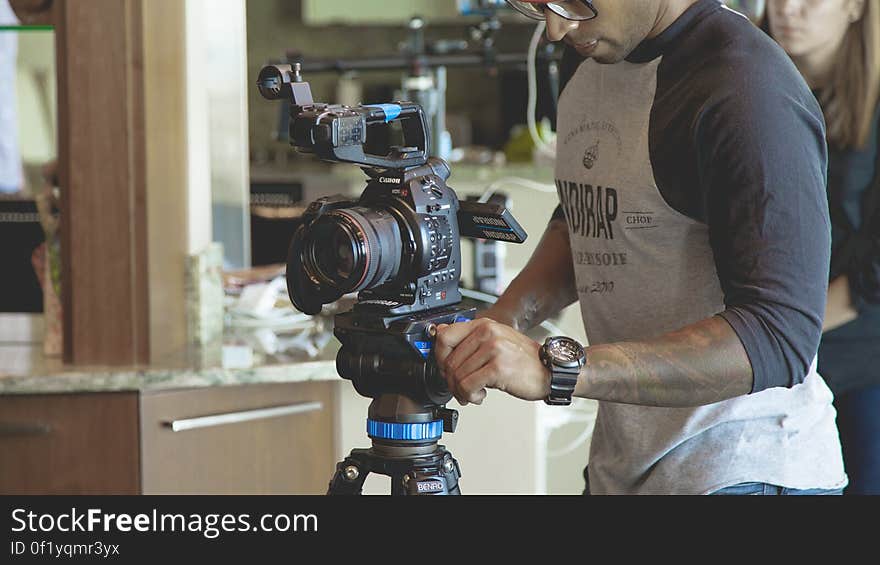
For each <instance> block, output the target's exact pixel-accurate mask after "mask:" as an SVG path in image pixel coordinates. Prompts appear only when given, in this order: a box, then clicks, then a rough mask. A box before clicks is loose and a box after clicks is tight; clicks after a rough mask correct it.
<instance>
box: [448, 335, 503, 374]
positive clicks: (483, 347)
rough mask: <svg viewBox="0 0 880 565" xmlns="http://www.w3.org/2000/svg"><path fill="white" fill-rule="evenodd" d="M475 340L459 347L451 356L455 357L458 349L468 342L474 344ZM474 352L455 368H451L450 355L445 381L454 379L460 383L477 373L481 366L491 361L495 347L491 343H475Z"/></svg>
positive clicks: (494, 353)
mask: <svg viewBox="0 0 880 565" xmlns="http://www.w3.org/2000/svg"><path fill="white" fill-rule="evenodd" d="M476 341H477V340H469V341H467V342H465V343H463V344H462V345H460V346H459V347H458V348H457V349H456V350H455V352H454V353H453V354H452V355H457V354H458V351H459V349H461V348H462V347H464V346H465V344H469V343H470V342H476ZM474 349H475V351H474V352H473V353H471V354H470V355H469V356H468V357H467V358H466V359H464V360H463V361H462V362H461V363H459V365H458V366H457V367H455V368H452V355H451V356H450V357H449V360H447V367H449V369H448V370H449V373H450V374H449V375H447V376H446V379H447V380H449V379H450V378H454V379H455V380H457V381H462V380H464V379H466V378H467V377H468V376H469V375H470V374H471V373H473V372H475V371H477V370H478V369H480V368H482V366H483V365H485V364H486V363H488V362H490V361H492V359H493V358H494V357H495V355H496V349H495V346H494V345H493V344H492V343H491V342H482V343H477V344H476V347H474Z"/></svg>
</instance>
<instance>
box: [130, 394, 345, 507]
mask: <svg viewBox="0 0 880 565" xmlns="http://www.w3.org/2000/svg"><path fill="white" fill-rule="evenodd" d="M335 386H336V385H335V383H330V382H325V383H321V382H309V383H295V384H269V385H246V386H232V387H215V388H209V389H191V390H182V391H169V392H156V393H150V394H144V395H143V396H142V397H141V433H142V441H143V443H142V451H141V455H142V461H143V466H142V469H143V482H142V485H143V492H144V494H184V493H188V494H270V493H278V494H323V493H325V492H326V491H327V485H328V483H329V481H330V478H331V476H332V475H333V471H334V470H335V464H336V461H335V460H334V457H335V449H334V441H335V437H336V434H335V430H334V418H333V405H334V401H335V400H334V396H335Z"/></svg>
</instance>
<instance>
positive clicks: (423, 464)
mask: <svg viewBox="0 0 880 565" xmlns="http://www.w3.org/2000/svg"><path fill="white" fill-rule="evenodd" d="M438 418H439V419H438ZM457 418H458V412H456V411H455V410H449V409H446V408H441V407H439V406H431V405H420V404H419V403H417V402H415V401H414V400H412V399H411V398H409V397H406V396H403V395H399V394H387V395H382V396H380V397H379V398H376V399H374V400H373V402H372V403H370V410H369V419H368V420H367V434H368V435H369V436H370V438H371V439H372V441H373V447H372V448H370V449H353V450H352V451H351V453H350V454H349V455H348V457H346V458H345V459H343V460H342V461H340V462H339V463H337V464H336V472H335V473H334V475H333V478H332V479H331V481H330V488H329V490H328V491H327V494H361V493H362V491H363V486H364V481H365V480H366V478H367V475H368V474H370V473H377V474H380V475H386V476H388V477H391V494H392V495H425V494H461V492H460V490H459V488H458V479H459V478H460V477H461V470H460V469H459V466H458V461H456V460H455V458H454V457H453V456H452V453H450V452H449V451H448V450H447V449H446V448H445V447H444V446H442V445H438V443H437V441H438V440H439V439H440V435H441V434H442V433H443V430H444V429H446V430H448V431H454V429H455V423H456V421H457Z"/></svg>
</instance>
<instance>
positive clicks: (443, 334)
mask: <svg viewBox="0 0 880 565" xmlns="http://www.w3.org/2000/svg"><path fill="white" fill-rule="evenodd" d="M476 327H477V326H475V325H474V323H473V322H458V323H455V324H439V325H438V326H437V336H436V337H435V338H434V358H435V359H436V360H437V363H438V364H439V365H441V366H442V365H443V364H444V363H445V362H446V358H447V357H448V356H449V355H450V354H451V353H452V350H453V349H455V347H456V346H458V344H459V343H461V342H462V341H463V340H464V339H465V338H466V337H467V336H468V335H470V333H471V332H472V331H474V329H475V328H476Z"/></svg>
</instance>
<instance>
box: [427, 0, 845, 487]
mask: <svg viewBox="0 0 880 565" xmlns="http://www.w3.org/2000/svg"><path fill="white" fill-rule="evenodd" d="M509 3H510V4H511V5H513V6H514V7H516V8H517V9H518V10H520V11H522V12H523V13H526V14H527V15H530V16H531V17H535V18H545V19H546V22H547V37H548V38H549V39H550V40H552V41H559V40H563V41H565V43H566V44H567V47H566V51H565V56H564V59H563V75H564V78H565V81H564V86H563V90H562V92H561V95H560V99H559V113H558V120H557V124H558V127H557V159H556V172H555V175H556V184H557V187H558V192H559V197H560V200H561V203H562V205H561V207H560V208H558V209H557V211H556V213H555V214H554V215H553V218H552V220H551V222H550V225H549V226H548V228H547V230H546V232H545V234H544V236H543V238H542V240H541V241H540V243H539V244H538V247H537V248H536V250H535V252H534V254H533V256H532V258H531V259H530V261H529V262H528V264H527V265H526V267H525V268H524V269H523V271H522V272H521V273H520V274H519V276H518V277H517V278H516V279H515V280H514V281H513V282H512V283H511V285H510V287H509V288H508V289H507V291H506V292H505V293H504V295H503V296H501V297H500V299H499V300H498V302H497V304H495V305H494V306H493V307H492V308H490V309H489V310H487V311H486V312H485V313H484V315H483V317H482V318H481V319H478V320H476V321H474V322H470V323H464V324H455V325H451V326H442V327H440V328H439V330H438V334H437V346H436V358H437V361H438V363H439V365H440V367H441V368H442V370H443V372H444V374H445V376H446V379H447V381H448V383H449V387H450V390H451V391H452V392H453V393H454V394H455V397H456V398H457V399H458V400H459V402H461V403H468V402H470V403H477V404H479V403H480V402H482V400H483V398H484V397H485V395H486V389H487V388H495V389H498V390H502V391H505V392H507V393H509V394H511V395H514V396H516V397H519V398H522V399H525V400H540V399H545V400H547V401H548V402H550V403H553V404H565V403H566V402H567V400H568V399H569V398H570V395H571V394H572V392H573V394H574V395H576V396H579V397H584V398H593V399H596V400H599V401H600V402H599V411H598V416H597V419H596V426H595V430H594V433H593V440H592V444H591V448H590V460H589V465H588V472H589V475H588V483H587V484H588V489H589V492H592V493H594V494H606V493H623V494H635V493H646V494H659V493H676V494H707V493H714V492H719V491H720V492H722V493H749V494H751V493H778V492H781V493H789V492H792V493H813V492H820V493H839V491H840V489H841V488H842V487H843V486H845V484H846V475H845V474H844V471H843V465H842V460H841V455H840V443H839V441H838V437H837V429H836V427H835V422H834V417H835V413H834V409H833V408H832V405H831V400H832V395H831V393H830V391H829V390H828V388H827V386H826V385H825V383H824V381H823V380H822V378H821V377H820V376H819V375H818V374H817V373H816V369H815V361H816V351H817V348H818V343H819V338H820V335H821V329H822V316H823V311H824V305H825V295H826V290H827V288H826V287H827V277H828V266H829V253H830V227H829V226H830V224H829V217H828V209H827V200H826V196H825V166H826V160H827V155H826V153H827V149H826V145H825V131H824V122H823V119H822V114H821V111H820V109H819V107H818V105H817V103H816V101H815V99H814V97H813V96H812V94H811V93H810V91H809V89H808V88H807V87H806V85H805V84H804V82H803V80H802V79H801V78H800V76H799V74H798V72H797V70H796V69H795V68H794V66H793V65H792V64H791V62H790V61H789V60H788V58H787V57H786V56H785V54H784V53H783V52H782V51H781V50H780V49H779V48H778V47H777V46H775V45H774V44H773V43H772V41H771V40H770V39H769V38H767V37H766V36H765V35H764V34H763V33H761V32H760V30H758V29H756V28H755V27H754V26H752V25H751V24H750V22H749V21H748V20H746V19H745V18H744V17H743V16H741V15H739V14H737V13H735V12H733V11H731V10H729V9H727V8H725V7H723V6H722V4H721V3H720V2H718V0H594V1H592V2H590V1H588V0H571V1H568V2H546V1H537V0H535V1H533V2H513V1H510V2H509ZM575 300H579V301H580V304H581V309H582V314H583V318H584V325H585V328H586V332H587V337H588V338H589V339H590V343H591V344H593V345H591V347H588V348H586V349H585V362H584V361H583V360H582V359H579V357H580V354H581V351H582V350H581V349H580V346H579V345H578V344H577V343H576V342H573V341H572V340H568V339H561V340H556V341H555V342H553V343H550V344H545V346H542V345H540V344H538V343H536V342H534V341H533V340H531V339H530V338H528V337H526V336H525V335H523V334H522V333H520V332H521V331H525V330H527V329H529V328H531V327H533V326H534V325H536V324H538V323H539V322H540V321H541V320H542V319H544V318H546V317H548V316H549V315H552V314H554V313H555V312H558V311H559V310H560V309H561V308H563V307H565V306H567V305H568V304H571V303H572V302H574V301H575ZM581 364H583V366H582V367H580V368H579V366H580V365H581ZM572 389H573V390H572ZM560 409H564V408H560Z"/></svg>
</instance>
